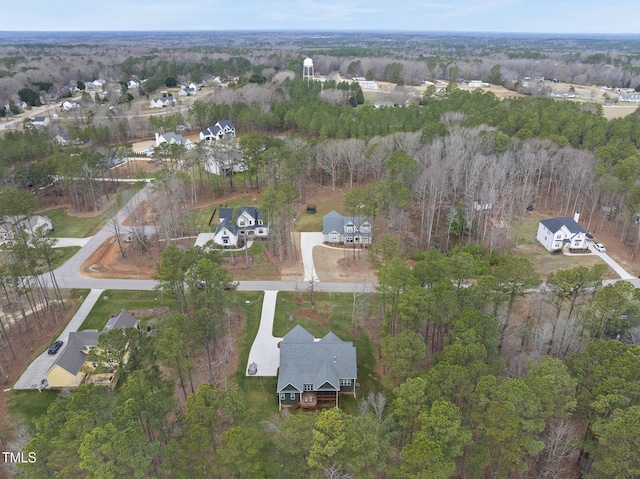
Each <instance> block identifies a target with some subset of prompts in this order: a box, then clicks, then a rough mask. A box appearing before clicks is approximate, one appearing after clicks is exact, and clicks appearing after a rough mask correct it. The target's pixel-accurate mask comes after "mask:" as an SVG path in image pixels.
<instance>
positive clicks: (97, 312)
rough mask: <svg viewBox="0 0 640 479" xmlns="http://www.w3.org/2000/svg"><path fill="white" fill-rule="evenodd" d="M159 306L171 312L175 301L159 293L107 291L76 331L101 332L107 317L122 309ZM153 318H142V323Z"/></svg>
mask: <svg viewBox="0 0 640 479" xmlns="http://www.w3.org/2000/svg"><path fill="white" fill-rule="evenodd" d="M161 306H168V307H169V308H170V309H171V310H174V309H175V301H174V300H173V299H172V298H170V297H168V296H163V295H162V294H161V293H160V291H126V290H115V289H108V290H106V291H104V292H103V293H102V295H101V296H100V299H99V300H98V302H97V303H96V305H95V306H94V307H93V309H92V310H91V312H90V313H89V315H88V316H87V319H85V320H84V322H83V323H82V325H81V326H80V328H78V331H84V330H85V329H97V330H102V328H104V325H105V324H107V321H108V320H109V316H111V315H113V314H118V313H119V312H120V311H122V310H123V309H125V310H128V311H130V310H134V309H147V308H148V309H151V308H158V307H161ZM152 318H153V316H148V317H145V318H143V321H142V323H143V324H144V322H145V321H147V320H149V319H152Z"/></svg>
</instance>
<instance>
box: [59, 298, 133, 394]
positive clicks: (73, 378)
mask: <svg viewBox="0 0 640 479" xmlns="http://www.w3.org/2000/svg"><path fill="white" fill-rule="evenodd" d="M139 324H140V321H139V320H137V319H136V318H135V317H133V316H132V315H131V314H129V312H127V311H124V310H123V311H120V313H118V315H116V316H114V317H113V318H110V319H109V321H107V324H106V325H105V327H104V328H103V329H102V331H97V330H95V329H92V330H85V331H78V332H71V333H69V339H68V340H67V344H66V345H65V346H63V348H62V349H61V350H60V352H59V353H58V356H57V357H56V359H55V361H54V363H53V364H52V366H51V368H50V369H49V371H47V374H46V379H47V384H48V387H50V388H75V387H78V386H80V385H81V384H82V383H83V382H85V381H87V380H89V381H91V382H93V383H94V384H104V385H107V386H110V387H112V386H115V383H111V381H112V380H113V378H114V374H113V373H112V374H110V375H107V376H109V381H103V380H102V379H103V378H102V377H101V376H104V375H96V378H97V379H99V380H96V381H94V380H92V379H91V378H90V379H87V374H88V373H89V371H90V370H91V369H92V367H93V366H95V364H92V365H90V363H89V362H88V356H89V351H90V350H91V348H93V347H95V346H97V345H98V338H99V337H100V335H101V334H104V333H107V332H109V331H111V330H112V329H124V328H136V329H140V327H139ZM85 363H86V364H87V366H86V367H84V368H83V366H85Z"/></svg>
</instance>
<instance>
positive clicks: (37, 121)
mask: <svg viewBox="0 0 640 479" xmlns="http://www.w3.org/2000/svg"><path fill="white" fill-rule="evenodd" d="M50 124H51V119H50V118H49V117H48V116H36V117H34V118H33V120H31V123H29V126H32V127H36V128H38V127H41V126H49V125H50Z"/></svg>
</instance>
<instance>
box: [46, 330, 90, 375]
mask: <svg viewBox="0 0 640 479" xmlns="http://www.w3.org/2000/svg"><path fill="white" fill-rule="evenodd" d="M98 336H100V332H98V331H96V330H90V331H80V332H74V333H69V340H68V343H67V347H66V348H64V349H63V350H62V351H61V352H60V354H59V355H58V357H57V358H56V360H55V361H54V363H53V365H52V366H51V368H53V367H54V366H56V365H58V366H60V367H61V368H62V369H64V370H65V371H67V372H68V373H70V374H72V375H74V376H75V375H76V374H78V371H80V368H81V367H82V365H83V364H84V362H85V361H86V360H87V355H86V354H85V353H84V351H85V350H86V349H87V348H88V347H91V346H97V345H98Z"/></svg>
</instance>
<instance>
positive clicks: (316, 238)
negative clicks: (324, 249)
mask: <svg viewBox="0 0 640 479" xmlns="http://www.w3.org/2000/svg"><path fill="white" fill-rule="evenodd" d="M316 246H322V233H300V250H301V252H302V265H303V267H304V280H303V281H314V282H317V281H320V280H319V279H318V274H317V273H316V267H315V265H314V264H313V248H315V247H316Z"/></svg>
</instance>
